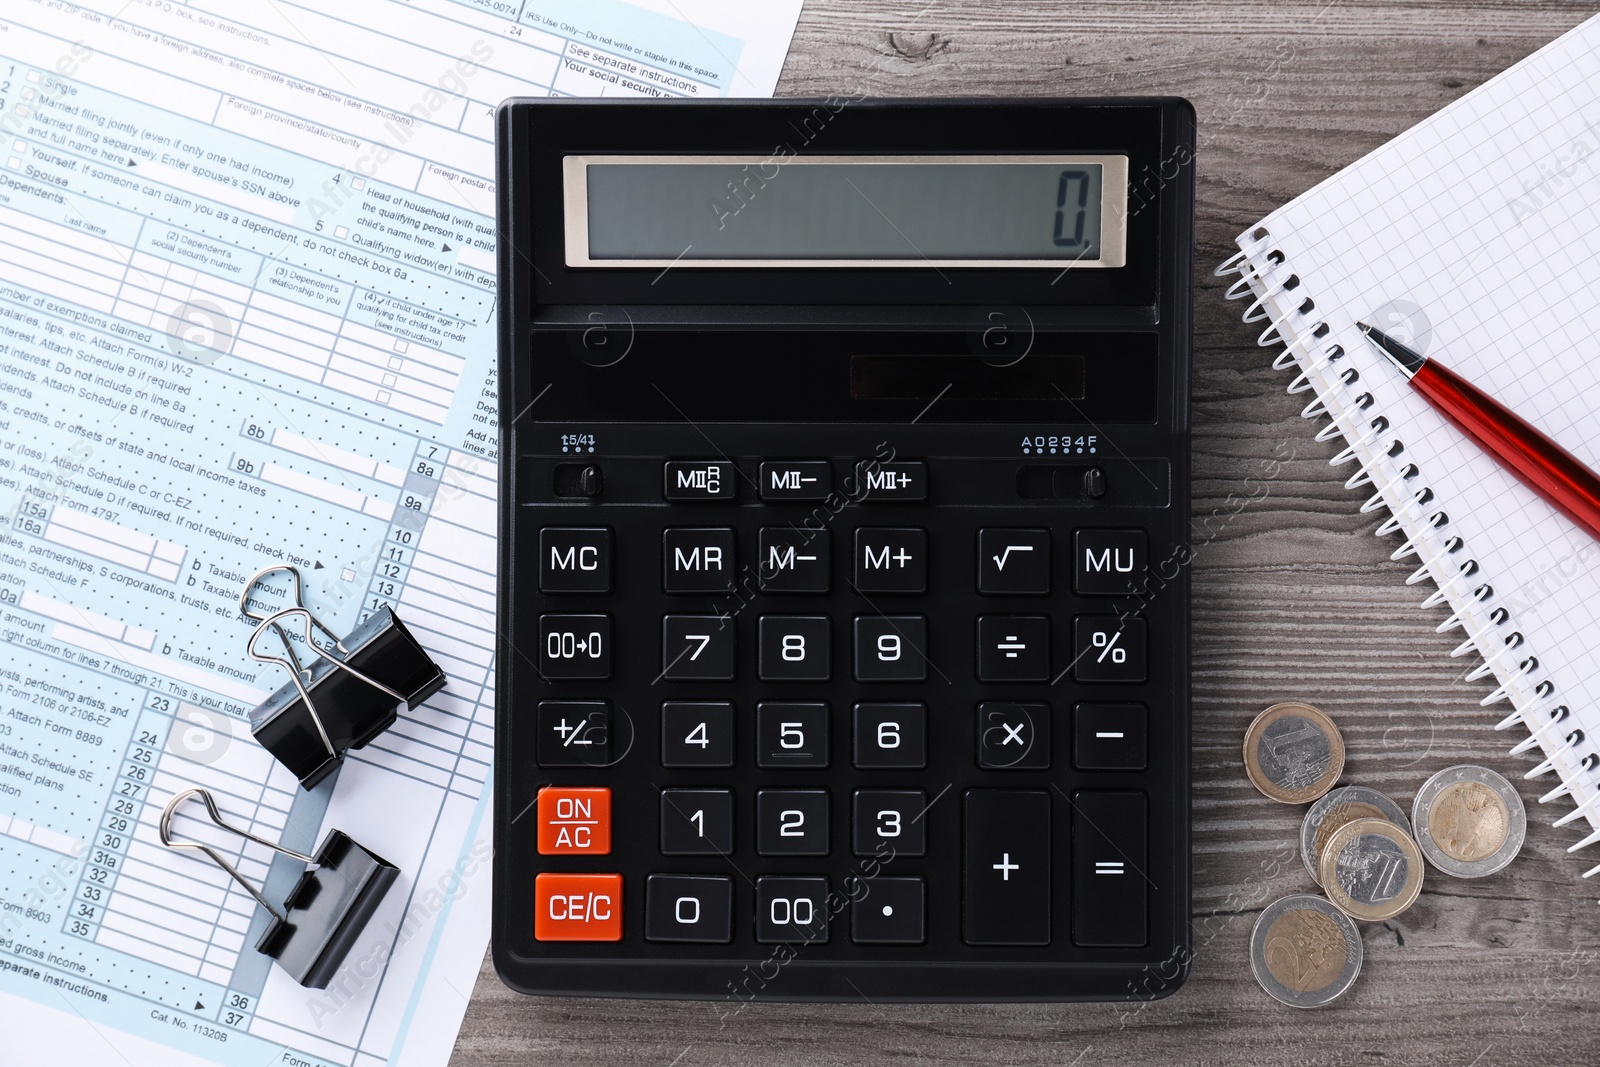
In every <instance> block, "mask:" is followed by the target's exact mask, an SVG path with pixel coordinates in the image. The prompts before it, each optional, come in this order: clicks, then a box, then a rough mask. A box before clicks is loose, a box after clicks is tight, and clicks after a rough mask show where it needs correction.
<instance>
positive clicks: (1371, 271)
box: [1240, 18, 1600, 826]
mask: <svg viewBox="0 0 1600 1067" xmlns="http://www.w3.org/2000/svg"><path fill="white" fill-rule="evenodd" d="M1597 205H1600V18H1595V19H1591V20H1589V21H1588V22H1586V23H1584V24H1583V25H1581V26H1579V27H1577V28H1576V29H1574V30H1573V31H1571V32H1570V33H1568V34H1567V35H1565V36H1564V37H1562V38H1560V39H1559V40H1557V41H1555V42H1554V43H1552V44H1551V45H1549V46H1547V47H1546V48H1544V49H1542V50H1541V51H1539V52H1538V53H1536V54H1535V55H1533V56H1531V57H1529V58H1528V59H1527V60H1524V61H1523V62H1522V63H1519V64H1518V65H1517V66H1515V67H1513V68H1512V69H1511V70H1509V71H1507V72H1506V73H1504V74H1502V75H1501V76H1500V77H1498V78H1496V79H1494V80H1493V81H1491V82H1489V83H1487V84H1485V85H1483V86H1481V87H1479V88H1478V89H1476V90H1474V91H1473V92H1471V93H1469V94H1468V95H1467V96H1465V97H1463V98H1462V99H1461V100H1459V101H1457V102H1456V103H1454V104H1452V105H1451V106H1449V107H1447V108H1445V109H1444V110H1443V111H1441V112H1439V113H1438V114H1436V115H1434V116H1433V117H1431V118H1429V119H1427V120H1426V121H1424V122H1423V123H1421V124H1419V125H1418V126H1416V127H1414V128H1413V129H1412V130H1410V131H1409V132H1407V133H1406V134H1404V135H1402V136H1401V137H1399V138H1397V139H1396V140H1394V141H1391V142H1390V143H1389V144H1387V145H1385V146H1384V147H1382V148H1380V149H1378V150H1377V151H1375V152H1373V153H1372V154H1370V155H1368V156H1366V157H1365V158H1363V159H1362V160H1360V161H1358V162H1357V163H1355V164H1353V165H1352V166H1350V167H1348V168H1346V169H1345V170H1343V171H1341V172H1340V173H1339V174H1337V175H1335V176H1333V177H1332V178H1330V179H1329V180H1327V181H1325V182H1323V183H1322V184H1320V185H1318V186H1317V187H1316V188H1314V189H1312V190H1310V191H1309V192H1307V193H1306V194H1304V195H1303V196H1301V197H1299V198H1298V199H1296V200H1295V201H1293V202H1292V203H1290V204H1288V205H1286V206H1285V207H1283V208H1281V209H1279V210H1278V211H1276V212H1274V213H1273V214H1271V215H1269V216H1268V217H1267V218H1266V219H1264V220H1263V222H1262V224H1261V225H1262V226H1264V227H1265V228H1266V229H1267V230H1269V231H1270V233H1271V240H1270V247H1274V248H1277V249H1280V250H1281V251H1282V252H1283V253H1284V263H1283V265H1282V266H1281V267H1280V268H1278V269H1277V270H1276V271H1275V272H1268V274H1267V276H1266V278H1264V279H1263V282H1264V284H1263V285H1262V286H1261V288H1263V289H1267V288H1271V287H1272V285H1273V283H1274V281H1275V280H1281V279H1283V278H1284V277H1286V276H1288V275H1289V274H1291V273H1292V274H1294V275H1297V276H1298V277H1299V280H1300V283H1301V285H1300V287H1298V288H1296V289H1294V290H1291V291H1290V292H1289V293H1284V294H1281V295H1280V296H1279V297H1278V298H1277V300H1275V301H1271V302H1269V307H1271V306H1272V305H1273V304H1276V305H1277V307H1278V311H1277V312H1273V317H1277V315H1278V314H1279V313H1280V312H1289V313H1290V321H1289V322H1288V323H1287V324H1286V326H1285V331H1284V332H1285V333H1293V332H1294V331H1295V330H1297V329H1304V328H1307V327H1309V326H1310V325H1311V324H1313V323H1315V322H1318V321H1325V322H1326V323H1327V324H1328V326H1329V327H1330V328H1331V332H1330V334H1329V335H1328V336H1327V337H1326V338H1323V339H1322V340H1320V341H1319V342H1318V344H1317V352H1320V351H1321V350H1322V349H1323V348H1325V347H1326V345H1327V344H1330V343H1334V342H1337V343H1339V344H1341V345H1342V346H1343V348H1344V350H1345V353H1346V356H1345V358H1344V359H1342V360H1340V361H1339V362H1337V363H1335V364H1334V365H1333V367H1332V368H1329V369H1326V370H1325V371H1324V372H1323V373H1322V374H1317V375H1313V377H1312V380H1313V385H1314V386H1315V387H1316V388H1317V389H1318V390H1319V391H1320V390H1322V389H1324V388H1328V387H1329V384H1328V383H1329V382H1330V381H1331V380H1332V375H1333V373H1334V372H1336V371H1339V370H1341V369H1342V368H1343V367H1346V366H1353V367H1355V368H1356V369H1357V370H1358V372H1359V374H1360V378H1359V381H1358V382H1355V383H1351V384H1350V385H1349V386H1348V387H1347V388H1346V392H1347V396H1346V397H1345V398H1344V400H1343V401H1341V400H1339V399H1332V400H1330V402H1329V407H1330V408H1332V409H1335V410H1337V409H1338V407H1339V405H1340V403H1342V402H1348V401H1349V400H1353V399H1354V397H1356V396H1358V395H1359V394H1360V393H1362V392H1370V393H1371V394H1372V396H1373V398H1374V403H1373V405H1372V406H1371V408H1370V409H1369V411H1370V413H1372V414H1376V413H1382V415H1384V416H1385V417H1387V419H1388V420H1389V424H1390V429H1389V431H1388V432H1387V433H1385V434H1383V435H1382V436H1381V438H1379V439H1377V443H1376V444H1375V445H1373V446H1370V448H1369V449H1368V451H1369V452H1371V453H1372V454H1374V455H1375V454H1376V452H1378V451H1381V448H1382V446H1384V445H1386V444H1387V442H1388V441H1389V440H1391V439H1393V438H1396V437H1398V438H1399V439H1400V440H1401V441H1403V442H1404V446H1405V449H1404V453H1403V455H1402V456H1401V457H1400V458H1399V459H1397V460H1393V461H1387V462H1384V461H1380V462H1379V463H1378V465H1377V466H1378V469H1374V470H1373V478H1374V481H1375V482H1377V483H1378V484H1379V485H1380V486H1383V485H1385V484H1386V483H1389V482H1391V481H1392V480H1393V479H1394V478H1395V475H1396V473H1397V470H1398V467H1399V466H1401V465H1403V464H1404V463H1405V462H1407V461H1409V462H1411V463H1415V464H1416V465H1417V466H1418V467H1419V468H1420V472H1421V473H1420V476H1419V477H1417V478H1415V479H1411V480H1409V481H1404V482H1401V483H1399V485H1397V486H1394V487H1391V489H1390V492H1389V493H1387V494H1386V495H1387V496H1389V498H1390V499H1391V500H1392V501H1401V500H1405V499H1408V498H1409V497H1410V496H1411V494H1412V493H1413V492H1414V491H1415V490H1416V488H1417V487H1418V486H1419V485H1422V484H1426V485H1428V486H1430V487H1431V488H1432V489H1433V491H1434V494H1435V498H1434V500H1433V501H1432V502H1431V503H1430V504H1429V505H1428V506H1427V507H1426V508H1425V509H1416V508H1412V509H1411V510H1410V511H1409V512H1408V515H1409V516H1410V518H1409V521H1408V522H1407V523H1406V525H1407V530H1408V533H1410V534H1412V535H1413V536H1414V537H1417V538H1418V539H1419V540H1420V541H1421V542H1423V543H1424V544H1425V545H1432V546H1435V547H1434V548H1433V549H1430V548H1427V547H1425V548H1424V549H1423V552H1422V555H1423V556H1424V557H1429V556H1432V555H1433V554H1434V552H1435V551H1436V549H1437V546H1438V545H1439V544H1441V543H1442V540H1443V538H1444V537H1445V536H1446V535H1448V534H1454V535H1457V536H1460V537H1461V538H1463V539H1464V541H1465V543H1466V545H1465V551H1464V552H1462V553H1460V554H1459V555H1460V556H1470V557H1471V558H1473V559H1476V560H1477V561H1478V563H1479V565H1480V568H1481V570H1480V572H1479V575H1476V576H1474V577H1473V578H1471V579H1470V580H1469V581H1468V582H1467V583H1465V586H1464V588H1463V587H1462V584H1461V583H1455V584H1456V585H1457V587H1458V588H1463V591H1466V592H1470V591H1471V590H1473V589H1475V588H1476V587H1478V586H1479V585H1481V584H1482V583H1484V582H1487V583H1489V584H1490V585H1492V587H1493V595H1492V598H1490V599H1489V600H1487V601H1486V604H1492V605H1494V606H1503V607H1505V608H1507V609H1508V610H1509V611H1510V612H1511V620H1510V623H1509V624H1508V625H1507V626H1505V627H1502V628H1500V630H1499V631H1497V632H1496V633H1495V634H1493V635H1491V636H1490V637H1489V638H1488V642H1487V643H1485V644H1483V645H1482V646H1481V647H1483V649H1484V650H1485V651H1486V652H1489V653H1490V654H1491V655H1492V654H1494V652H1495V651H1496V650H1498V649H1501V648H1502V645H1501V639H1502V637H1503V635H1504V633H1508V632H1511V631H1512V630H1516V631H1520V632H1521V633H1522V634H1523V635H1524V637H1525V638H1526V644H1525V645H1523V646H1522V647H1521V648H1519V649H1517V650H1516V651H1515V652H1514V653H1506V654H1500V655H1496V656H1495V657H1494V658H1495V660H1496V662H1495V664H1494V665H1495V668H1496V671H1497V673H1498V674H1499V676H1500V678H1501V679H1502V681H1505V682H1510V683H1512V684H1511V685H1510V688H1512V690H1513V693H1514V695H1515V694H1518V693H1520V694H1522V695H1523V698H1524V699H1523V700H1519V701H1518V703H1519V705H1521V706H1527V704H1528V703H1535V702H1536V703H1538V704H1539V705H1540V706H1541V707H1555V706H1558V705H1562V704H1565V705H1567V706H1568V707H1569V708H1570V710H1571V712H1572V714H1573V716H1574V717H1575V718H1576V719H1577V721H1578V723H1580V724H1581V725H1582V726H1583V727H1584V729H1585V731H1586V733H1587V734H1588V736H1589V737H1590V738H1591V739H1592V738H1596V737H1600V705H1597V698H1600V663H1597V660H1596V655H1595V651H1594V646H1595V644H1596V640H1597V638H1600V546H1597V545H1596V544H1595V542H1594V541H1593V540H1592V539H1591V538H1590V537H1589V536H1588V535H1587V534H1585V533H1584V532H1583V531H1581V530H1580V529H1579V528H1578V527H1577V526H1575V525H1574V524H1573V523H1571V522H1570V521H1569V520H1568V519H1566V518H1565V517H1564V516H1562V515H1560V514H1559V513H1558V512H1556V511H1555V510H1554V509H1553V508H1551V507H1550V506H1549V505H1548V504H1546V503H1545V502H1544V501H1542V500H1541V499H1540V498H1539V497H1538V496H1536V495H1535V494H1534V493H1533V492H1532V491H1531V490H1529V489H1527V488H1525V487H1524V486H1523V485H1522V484H1521V483H1520V482H1518V481H1517V480H1516V479H1515V478H1513V477H1512V476H1511V475H1509V474H1508V473H1506V472H1505V471H1503V470H1501V469H1500V467H1499V466H1498V465H1497V464H1496V463H1495V462H1493V461H1492V460H1490V459H1489V458H1488V457H1487V456H1485V455H1484V454H1483V453H1482V452H1480V451H1479V450H1478V448H1477V447H1476V446H1475V445H1474V444H1472V443H1471V442H1470V441H1468V440H1467V439H1466V438H1465V437H1463V436H1462V435H1461V433H1460V432H1459V431H1457V430H1456V429H1455V428H1454V427H1452V426H1451V425H1449V424H1448V423H1447V422H1446V421H1445V420H1444V419H1443V418H1442V417H1441V416H1439V415H1438V414H1436V413H1435V412H1434V411H1433V410H1432V409H1431V408H1430V407H1429V406H1428V405H1427V404H1426V403H1425V402H1424V401H1423V400H1422V399H1421V398H1420V397H1419V396H1417V395H1416V394H1415V393H1413V392H1412V391H1411V390H1410V388H1409V387H1408V386H1407V385H1406V384H1405V382H1404V380H1403V379H1402V378H1401V376H1400V375H1399V374H1398V372H1396V371H1395V370H1393V369H1392V368H1391V367H1390V366H1389V365H1388V363H1387V362H1386V361H1385V360H1384V359H1383V357H1382V356H1381V354H1379V353H1378V352H1377V350H1376V349H1374V348H1373V347H1372V346H1371V345H1370V344H1368V343H1367V342H1366V341H1365V340H1364V338H1362V337H1361V335H1360V334H1359V332H1358V331H1357V330H1356V328H1355V324H1356V322H1357V321H1358V320H1362V321H1367V322H1371V323H1372V324H1373V325H1375V326H1377V327H1378V328H1380V329H1384V330H1387V331H1391V332H1394V333H1396V335H1397V336H1400V337H1401V338H1402V339H1409V340H1411V341H1412V342H1413V345H1414V347H1418V348H1420V349H1421V350H1422V351H1423V352H1424V353H1425V354H1427V355H1429V356H1436V357H1438V358H1439V359H1440V361H1441V363H1443V364H1445V365H1447V366H1449V367H1451V368H1453V369H1454V370H1456V371H1458V372H1460V373H1461V374H1462V375H1464V376H1465V377H1466V378H1468V379H1469V380H1471V381H1473V382H1475V383H1477V384H1478V385H1479V386H1481V387H1483V388H1484V389H1486V390H1487V391H1488V392H1489V393H1490V394H1491V395H1494V396H1496V397H1498V398H1499V399H1500V400H1502V401H1503V402H1504V403H1506V404H1507V405H1508V406H1510V407H1511V408H1512V409H1513V410H1515V411H1517V412H1518V413H1519V414H1521V415H1522V416H1523V417H1524V418H1527V419H1528V420H1529V421H1531V422H1532V423H1533V424H1534V425H1536V426H1538V427H1540V428H1541V429H1542V430H1544V431H1545V432H1546V433H1548V434H1550V435H1551V436H1552V437H1554V438H1555V439H1556V440H1557V441H1558V442H1560V443H1561V445H1562V446H1563V447H1565V448H1567V449H1568V450H1569V451H1571V452H1572V453H1573V454H1574V455H1576V456H1577V457H1578V458H1579V459H1580V460H1582V461H1583V462H1584V463H1586V464H1588V465H1589V466H1590V467H1600V414H1597V411H1600V373H1597V371H1596V363H1595V360H1596V357H1597V356H1600V211H1597ZM1254 232H1255V229H1254V228H1252V230H1251V231H1250V233H1254ZM1250 233H1247V234H1245V235H1243V236H1241V237H1240V244H1241V247H1248V246H1250V245H1252V244H1254V243H1255V242H1253V241H1252V239H1251V236H1250ZM1306 296H1309V297H1310V298H1311V299H1312V300H1314V302H1315V307H1314V308H1313V309H1311V310H1309V311H1308V312H1307V313H1306V314H1305V315H1304V316H1298V315H1296V314H1294V313H1293V312H1290V310H1289V305H1290V304H1296V303H1299V302H1300V301H1301V300H1303V299H1304V298H1305V297H1306ZM1407 332H1410V333H1411V334H1412V337H1411V338H1407V337H1406V333H1407ZM1315 354H1316V353H1315V352H1313V353H1310V354H1309V355H1311V356H1314V355H1315ZM1307 359H1308V356H1304V355H1303V356H1302V357H1301V362H1302V363H1305V362H1307ZM1333 388H1334V389H1335V390H1339V389H1340V388H1341V387H1339V386H1337V385H1335V386H1333ZM1336 396H1337V393H1336ZM1370 417H1371V415H1370V414H1369V415H1365V416H1363V417H1362V418H1361V420H1360V423H1359V425H1360V427H1361V429H1363V430H1364V429H1366V427H1367V425H1368V420H1369V419H1370ZM1364 458H1365V457H1364ZM1440 509H1442V510H1443V511H1444V512H1445V513H1446V514H1447V515H1448V518H1449V521H1448V525H1447V527H1445V528H1444V529H1443V530H1442V531H1439V532H1436V533H1431V534H1427V535H1424V534H1423V531H1422V530H1421V529H1420V525H1421V524H1420V522H1419V521H1418V520H1420V519H1422V518H1423V517H1425V515H1431V514H1432V513H1434V512H1435V511H1437V510H1440ZM1402 510H1404V509H1402ZM1447 565H1448V567H1449V571H1450V573H1451V574H1453V573H1454V571H1455V567H1456V563H1455V557H1451V560H1450V561H1449V562H1448V564H1447ZM1441 573H1443V572H1441ZM1446 581H1447V582H1448V581H1449V577H1448V575H1446ZM1457 606H1458V607H1459V606H1460V605H1459V603H1458V605H1457ZM1479 625H1482V626H1484V628H1492V627H1489V626H1488V625H1487V624H1481V621H1480V624H1474V623H1469V627H1472V628H1475V629H1476V628H1478V626H1479ZM1530 654H1531V655H1533V656H1535V657H1537V660H1538V669H1537V670H1534V671H1530V672H1529V674H1528V676H1527V677H1526V678H1525V679H1520V680H1518V679H1513V678H1512V677H1511V676H1512V675H1513V674H1514V673H1515V672H1516V671H1517V669H1518V666H1519V664H1520V663H1522V662H1523V661H1524V660H1525V659H1526V658H1527V656H1528V655H1530ZM1540 678H1545V679H1548V680H1549V681H1551V682H1552V683H1553V684H1554V690H1553V692H1552V693H1551V694H1550V695H1549V697H1548V699H1546V700H1541V701H1535V700H1534V699H1533V686H1534V683H1536V682H1537V681H1538V680H1539V679H1540ZM1534 721H1536V722H1543V721H1545V716H1544V715H1543V714H1537V715H1536V717H1535V719H1534ZM1571 728H1572V724H1571V723H1570V721H1569V723H1568V724H1566V725H1564V726H1563V727H1561V728H1560V729H1551V730H1549V732H1548V733H1549V736H1548V737H1546V738H1543V739H1542V740H1543V741H1544V744H1545V748H1546V750H1547V752H1550V753H1552V754H1554V753H1556V751H1557V750H1560V749H1561V748H1562V747H1563V746H1564V745H1565V740H1564V739H1565V736H1566V734H1568V733H1569V732H1570V730H1571ZM1593 743H1594V742H1593V741H1592V740H1590V741H1587V742H1585V743H1584V744H1582V745H1579V746H1576V747H1575V748H1573V749H1571V750H1568V751H1566V752H1564V753H1561V754H1560V755H1559V756H1557V758H1556V761H1555V762H1556V765H1557V769H1558V770H1560V771H1561V772H1562V774H1563V777H1564V778H1570V777H1576V778H1578V779H1579V781H1578V782H1576V783H1575V786H1574V793H1575V795H1576V796H1577V797H1579V798H1589V797H1593V796H1594V795H1595V791H1594V787H1595V785H1596V775H1595V774H1594V773H1593V772H1589V771H1584V770H1583V769H1582V768H1581V765H1580V760H1581V758H1582V757H1583V755H1585V754H1586V753H1587V752H1589V751H1591V749H1592V746H1593ZM1586 814H1587V815H1588V816H1589V819H1590V822H1591V823H1592V824H1595V825H1596V826H1600V816H1597V814H1596V812H1594V811H1593V810H1590V811H1589V812H1586Z"/></svg>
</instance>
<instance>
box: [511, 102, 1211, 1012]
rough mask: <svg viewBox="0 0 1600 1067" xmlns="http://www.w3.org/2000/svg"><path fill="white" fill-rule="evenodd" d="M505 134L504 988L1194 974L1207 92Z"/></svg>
mask: <svg viewBox="0 0 1600 1067" xmlns="http://www.w3.org/2000/svg"><path fill="white" fill-rule="evenodd" d="M497 123H498V128H497V136H498V152H499V155H498V161H499V172H498V174H499V178H498V190H497V196H498V206H499V224H500V244H499V271H500V303H499V316H500V319H499V321H500V331H499V346H500V353H499V376H498V381H497V383H490V384H491V388H488V389H486V396H488V395H490V394H493V393H494V392H495V390H496V389H497V390H498V396H497V400H498V415H499V432H500V437H499V447H500V509H499V529H498V533H499V539H500V540H499V544H500V554H499V565H500V575H499V645H498V655H497V674H496V682H495V685H496V693H497V712H496V732H495V774H494V836H495V862H494V891H493V896H494V900H493V955H494V960H495V964H496V966H497V968H498V970H499V973H500V975H501V976H502V978H503V979H504V981H505V982H506V983H507V984H508V985H510V986H511V987H513V988H515V989H517V990H521V991H524V992H528V993H536V994H547V995H577V996H616V997H663V998H699V999H707V1000H721V1001H724V1002H725V1003H726V1004H728V1005H730V1006H737V1005H739V1004H742V1003H745V1002H748V1001H751V1000H795V1001H803V1000H838V1001H861V1000H863V999H865V1000H867V1001H871V1002H881V1001H1041V1000H1088V999H1116V998H1132V997H1139V998H1153V997H1158V996H1163V995H1165V994H1167V993H1170V992H1172V991H1173V990H1174V989H1176V988H1177V987H1178V985H1180V984H1181V983H1182V981H1183V979H1184V976H1185V975H1186V973H1187V969H1188V952H1189V950H1188V941H1189V937H1188V930H1189V877H1190V852H1189V773H1190V772H1189V737H1190V704H1189V648H1190V643H1189V625H1190V624H1189V583H1188V569H1187V563H1188V560H1189V552H1190V549H1189V548H1188V542H1187V538H1188V521H1189V495H1190V489H1189V417H1188V404H1189V363H1190V343H1191V342H1190V331H1191V324H1190V316H1191V278H1190V271H1191V265H1192V260H1193V225H1194V146H1195V119H1194V113H1193V110H1192V109H1191V107H1190V106H1189V105H1188V104H1187V103H1186V102H1184V101H1182V100H1179V99H1169V98H1160V99H1095V100H1089V99H1083V100H1077V99H1049V100H1026V101H1023V100H961V101H950V100H944V101H911V100H857V99H846V98H836V99H826V100H805V101H800V100H777V101H732V100H730V101H706V102H693V101H689V102H680V101H651V100H645V101H632V100H630V101H612V100H574V99H540V100H513V101H509V102H507V103H506V104H505V105H503V106H502V107H501V109H500V111H499V113H498V118H497ZM491 405H492V401H490V400H486V401H485V403H484V407H485V408H486V409H488V410H491V411H492V406H491ZM484 425H485V426H486V427H487V426H489V425H490V422H489V419H488V417H487V416H486V417H485V419H484ZM491 432H492V431H491ZM730 1010H731V1008H730Z"/></svg>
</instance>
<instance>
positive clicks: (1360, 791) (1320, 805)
mask: <svg viewBox="0 0 1600 1067" xmlns="http://www.w3.org/2000/svg"><path fill="white" fill-rule="evenodd" d="M1356 819H1388V820H1389V821H1390V822H1392V823H1394V824H1395V825H1396V826H1398V827H1400V828H1401V829H1402V830H1404V831H1405V832H1406V833H1408V834H1409V833H1410V832H1411V823H1410V822H1408V821H1407V819H1406V813H1405V812H1403V811H1401V810H1400V805H1398V804H1396V803H1395V802H1394V801H1392V800H1390V799H1389V798H1388V797H1386V796H1384V795H1383V794H1382V793H1380V792H1378V791H1377V790H1376V789H1368V788H1367V787H1366V786H1364V785H1347V786H1342V787H1341V788H1339V789H1335V790H1333V792H1331V793H1328V794H1326V795H1325V796H1323V797H1322V798H1321V799H1320V800H1318V801H1317V802H1316V803H1315V804H1313V805H1311V810H1310V811H1308V812H1306V818H1305V822H1303V823H1301V824H1300V861H1301V862H1302V863H1304V864H1305V865H1306V871H1307V872H1308V873H1310V875H1311V880H1312V881H1313V882H1316V883H1317V884H1318V885H1321V884H1322V880H1321V879H1322V874H1321V872H1320V871H1318V870H1317V861H1318V860H1319V859H1321V857H1322V850H1323V849H1324V848H1325V847H1326V846H1327V844H1328V838H1330V837H1332V836H1333V832H1334V831H1335V830H1337V829H1339V827H1341V826H1343V825H1344V824H1345V823H1347V822H1352V821H1354V820H1356Z"/></svg>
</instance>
